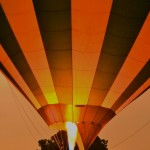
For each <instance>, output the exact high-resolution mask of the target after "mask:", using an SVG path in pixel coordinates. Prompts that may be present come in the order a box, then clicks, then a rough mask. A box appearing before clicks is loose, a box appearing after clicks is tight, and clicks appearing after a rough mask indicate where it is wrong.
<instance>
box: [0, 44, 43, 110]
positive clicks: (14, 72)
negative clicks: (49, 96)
mask: <svg viewBox="0 0 150 150" xmlns="http://www.w3.org/2000/svg"><path fill="white" fill-rule="evenodd" d="M0 61H1V62H2V64H3V65H4V66H5V68H6V69H7V71H8V72H9V73H10V75H11V76H12V77H13V78H14V80H15V81H16V82H17V83H18V85H19V86H20V87H21V89H22V90H23V91H24V92H25V93H26V95H27V96H28V97H29V99H30V100H31V103H32V104H33V105H34V106H35V107H36V108H37V109H39V108H40V107H41V106H40V104H39V102H38V101H37V100H36V98H35V96H34V95H33V93H32V92H31V90H30V89H29V87H28V86H27V84H26V83H25V82H24V80H23V78H22V77H21V75H20V74H19V72H18V71H17V69H16V68H15V66H14V65H13V63H12V62H11V60H10V59H9V57H8V56H7V54H6V53H5V51H4V50H3V48H2V47H1V45H0Z"/></svg>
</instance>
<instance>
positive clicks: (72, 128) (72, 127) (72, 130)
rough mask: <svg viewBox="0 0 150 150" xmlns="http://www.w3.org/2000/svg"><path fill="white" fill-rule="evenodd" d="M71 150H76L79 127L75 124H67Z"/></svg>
mask: <svg viewBox="0 0 150 150" xmlns="http://www.w3.org/2000/svg"><path fill="white" fill-rule="evenodd" d="M66 130H67V134H68V145H69V150H74V147H75V143H76V138H77V126H76V124H75V123H73V122H66Z"/></svg>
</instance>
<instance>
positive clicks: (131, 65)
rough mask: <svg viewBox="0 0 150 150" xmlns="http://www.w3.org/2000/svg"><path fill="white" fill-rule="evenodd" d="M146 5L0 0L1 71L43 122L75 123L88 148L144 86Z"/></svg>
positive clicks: (149, 35)
mask: <svg viewBox="0 0 150 150" xmlns="http://www.w3.org/2000/svg"><path fill="white" fill-rule="evenodd" d="M149 6H150V5H149V3H148V1H146V0H140V1H138V2H137V1H136V0H133V1H129V0H126V1H112V0H107V1H105V0H99V1H98V0H95V1H93V2H91V1H90V0H64V1H59V0H55V1H38V0H33V2H32V1H30V0H26V1H25V2H22V1H20V0H14V1H9V0H2V1H1V5H0V17H1V21H0V38H1V41H0V60H1V69H2V71H3V72H4V74H5V75H6V76H8V78H9V79H10V80H11V81H12V82H13V83H14V85H15V86H16V87H17V88H18V89H19V90H20V91H21V92H22V94H23V95H24V96H25V97H26V98H27V99H28V100H29V101H30V102H31V104H32V105H33V106H34V107H35V109H36V110H37V111H38V112H39V114H40V115H41V116H42V117H43V119H44V120H45V122H46V123H47V124H48V125H49V126H51V125H53V124H55V123H59V122H62V123H64V122H68V121H69V122H75V123H76V125H77V127H78V131H79V133H80V136H81V139H82V142H83V145H84V147H85V149H88V147H89V146H90V144H91V143H92V142H93V140H94V138H95V137H96V135H97V134H98V132H99V131H100V129H101V128H102V127H103V126H104V125H105V124H106V123H107V122H108V121H109V120H111V119H112V118H113V117H114V116H115V115H116V114H117V113H118V112H119V111H121V110H122V109H123V108H124V107H125V106H126V105H128V104H129V103H130V102H132V101H133V100H134V99H135V98H136V97H137V96H139V95H140V94H141V93H142V92H144V90H146V89H147V88H148V87H149V85H150V80H149V76H150V69H149V68H150V61H149V58H150V51H149V49H150V46H149V44H148V43H149V42H150V41H149V39H150V28H149V26H150V14H149ZM137 8H138V9H137Z"/></svg>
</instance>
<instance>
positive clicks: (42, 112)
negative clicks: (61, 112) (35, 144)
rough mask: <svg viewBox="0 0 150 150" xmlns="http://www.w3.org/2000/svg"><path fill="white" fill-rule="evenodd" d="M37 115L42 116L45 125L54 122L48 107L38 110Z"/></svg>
mask: <svg viewBox="0 0 150 150" xmlns="http://www.w3.org/2000/svg"><path fill="white" fill-rule="evenodd" d="M38 113H39V114H40V115H41V116H42V118H43V119H44V120H45V122H46V123H47V125H51V124H53V123H55V122H56V120H55V118H54V115H53V113H52V111H51V109H50V106H49V105H47V106H44V107H42V108H40V109H39V110H38Z"/></svg>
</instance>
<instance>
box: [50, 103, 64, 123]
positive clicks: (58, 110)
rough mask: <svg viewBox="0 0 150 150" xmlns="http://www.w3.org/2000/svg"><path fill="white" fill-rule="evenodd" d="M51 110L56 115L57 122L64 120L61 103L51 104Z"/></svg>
mask: <svg viewBox="0 0 150 150" xmlns="http://www.w3.org/2000/svg"><path fill="white" fill-rule="evenodd" d="M49 107H50V108H51V111H52V113H53V115H54V117H55V120H56V122H63V116H62V112H61V107H60V105H59V104H53V105H49Z"/></svg>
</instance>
